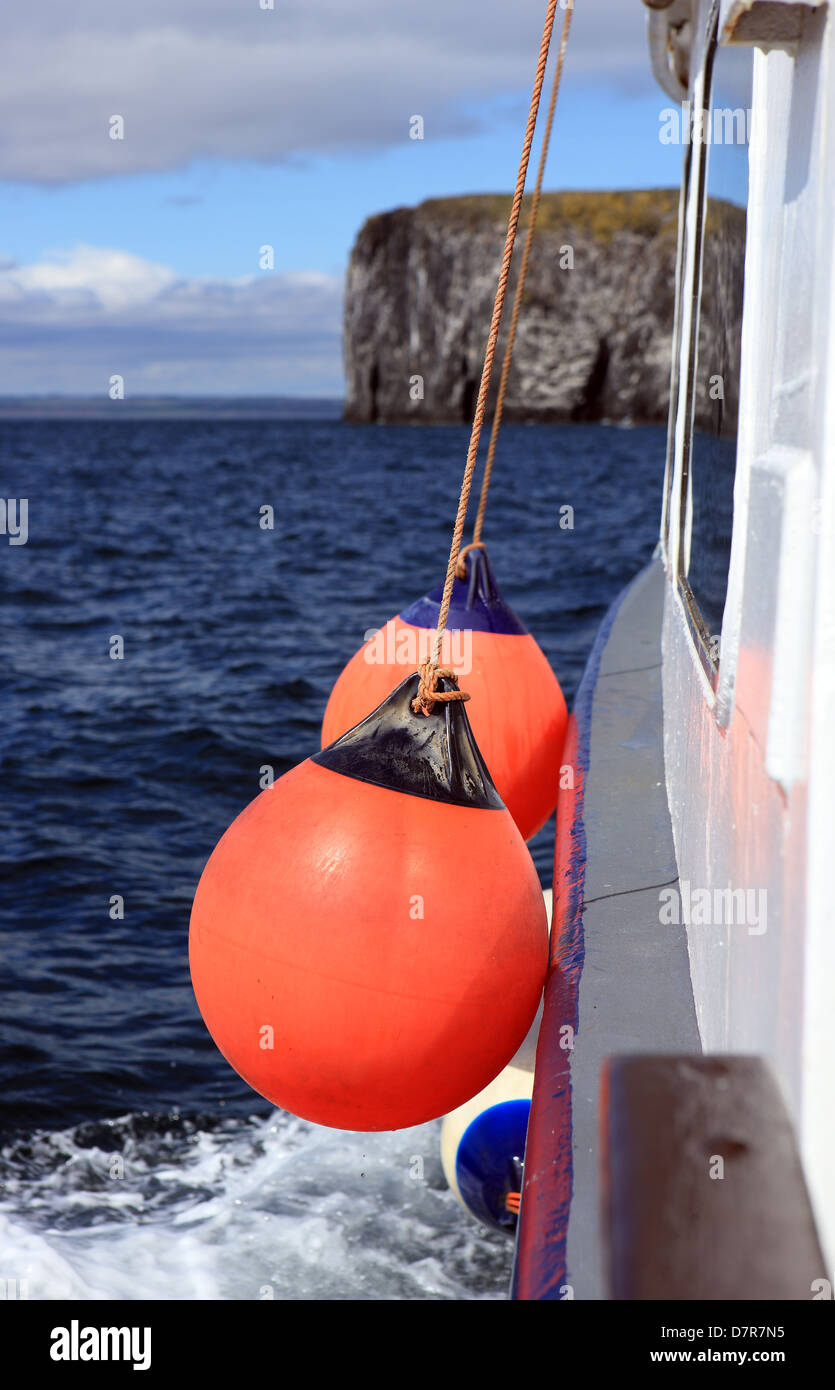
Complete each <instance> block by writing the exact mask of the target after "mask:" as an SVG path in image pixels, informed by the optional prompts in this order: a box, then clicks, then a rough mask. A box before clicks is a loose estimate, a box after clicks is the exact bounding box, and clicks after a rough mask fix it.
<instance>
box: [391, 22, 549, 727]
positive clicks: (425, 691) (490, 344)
mask: <svg viewBox="0 0 835 1390" xmlns="http://www.w3.org/2000/svg"><path fill="white" fill-rule="evenodd" d="M557 3H558V0H548V12H547V14H546V16H545V27H544V29H543V31H542V42H541V44H540V47H539V60H538V63H537V68H536V77H535V79H534V85H533V92H532V93H531V105H530V110H529V112H528V124H527V128H526V130H525V139H524V142H523V145H522V156H521V159H520V161H519V173H518V175H517V178H516V191H515V193H514V195H513V204H512V206H511V209H510V221H509V222H508V226H507V237H506V238H505V245H504V255H503V257H502V266H501V271H500V273H499V283H498V287H497V289H496V299H495V303H494V305H493V319H492V322H491V325H490V334H489V337H488V339H487V348H486V351H485V353H484V366H483V368H482V373H481V385H480V386H479V390H478V400H477V402H476V408H475V417H474V419H473V428H472V434H471V435H470V447H469V450H468V452H467V466H466V468H465V469H464V477H463V480H462V482H461V494H460V496H459V499H458V514H457V516H456V518H455V528H454V530H453V533H452V545H451V546H450V551H449V564H448V565H447V572H446V579H445V581H444V592H443V598H442V600H441V611H440V613H439V615H438V628H437V631H436V633H435V646H434V650H433V652H432V659H431V661H430V662H428V663H427V665H428V666H429V668H430V669H431V668H432V667H437V665H438V658H439V656H440V651H441V642H442V640H443V635H444V629H445V627H446V620H447V617H448V615H449V602H450V598H451V597H452V585H453V581H454V579H455V568H456V565H457V564H458V552H459V549H460V547H461V537H462V536H463V534H464V522H465V520H466V516H467V504H468V502H469V500H470V487H471V485H472V481H473V472H474V470H475V464H476V458H477V456H478V444H479V440H480V438H481V426H482V424H483V423H484V411H485V407H486V405H487V391H488V388H489V386H490V375H491V373H492V370H493V358H494V356H495V354H496V342H497V340H498V336H499V325H500V324H501V319H502V309H503V308H504V300H505V292H506V290H507V277H508V275H509V273H510V260H511V257H512V255H513V247H514V243H515V241H516V231H517V228H518V226H519V212H520V209H521V207H522V194H523V193H524V191H525V179H526V177H527V173H528V161H529V159H530V154H531V145H532V144H533V135H534V129H535V127H536V118H537V114H538V112H539V99H540V97H541V95H542V83H543V81H544V78H545V68H546V66H547V63H548V50H549V48H550V46H551V34H552V33H553V29H554V16H555V14H556V10H557ZM566 13H567V14H570V10H567V11H566ZM430 687H431V678H430V684H429V685H427V682H426V680H425V678H424V675H423V671H421V678H420V685H419V686H418V692H417V697H416V698H415V699H414V700H413V701H412V708H413V710H414V711H415V713H416V714H417V713H418V712H419V711H422V712H423V713H424V714H430V713H431V711H432V708H433V704H434V700H435V699H437V695H436V694H434V695H433V691H432V689H431V688H430Z"/></svg>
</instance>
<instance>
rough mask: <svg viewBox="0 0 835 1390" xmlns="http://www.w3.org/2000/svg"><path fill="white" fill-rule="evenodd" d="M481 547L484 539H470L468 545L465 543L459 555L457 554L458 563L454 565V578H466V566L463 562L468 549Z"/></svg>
mask: <svg viewBox="0 0 835 1390" xmlns="http://www.w3.org/2000/svg"><path fill="white" fill-rule="evenodd" d="M483 549H484V541H470V544H469V545H465V546H464V549H463V550H462V551H461V553H460V554H459V556H458V564H457V565H456V566H455V578H456V579H466V578H467V566H466V565H465V564H464V561H465V560H466V558H467V556H468V555H469V553H470V551H471V550H483Z"/></svg>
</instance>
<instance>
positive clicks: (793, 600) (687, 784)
mask: <svg viewBox="0 0 835 1390" xmlns="http://www.w3.org/2000/svg"><path fill="white" fill-rule="evenodd" d="M794 8H795V7H793V6H790V5H788V4H786V5H785V9H786V11H787V14H788V12H789V10H792V9H794ZM754 10H755V7H754V6H751V7H750V13H751V16H752V17H753V15H754ZM707 12H708V7H707V4H706V3H705V4H703V5H702V11H701V17H702V19H704V18H705V17H706V14H707ZM834 35H835V26H833V20H832V12H831V9H828V8H827V7H826V6H823V5H820V6H815V7H811V6H810V7H808V8H807V9H806V10H805V12H804V15H803V26H802V31H801V35H800V39H799V41H798V42H796V44H795V47H794V50H793V51H786V50H784V49H781V48H779V47H772V48H771V49H770V50H769V51H758V52H757V53H756V54H755V58H754V63H755V81H754V96H753V111H754V114H753V132H752V143H751V148H750V186H749V219H748V248H747V257H746V296H745V311H744V323H743V343H742V395H741V400H740V430H739V443H738V468H737V479H736V488H735V533H734V540H733V547H732V557H731V569H730V576H729V586H728V598H727V603H726V608H725V618H724V624H723V637H722V659H721V663H720V677H719V682H718V688H717V695H716V698H715V699H714V698H713V696H712V692H710V691H708V690H707V689H706V688H705V687H706V681H705V678H704V673H703V670H702V668H701V664H700V662H699V660H698V658H697V656H696V652H695V649H694V644H693V641H692V638H691V634H690V630H689V627H688V624H687V621H686V617H685V612H684V609H683V607H682V604H681V601H680V598H679V596H678V593H677V588H676V585H675V583H674V582H673V575H674V574H675V563H676V557H677V554H678V548H679V547H680V546H683V545H684V544H686V537H682V536H680V535H679V534H678V522H677V510H678V509H677V504H676V495H677V493H678V491H679V489H680V487H681V450H682V445H683V434H684V428H685V424H686V421H685V420H684V419H683V418H682V411H680V412H679V418H678V419H677V421H676V455H675V458H676V467H675V472H674V489H673V492H674V495H673V500H672V503H671V508H670V527H669V537H668V544H667V552H666V556H667V563H668V566H669V574H670V584H669V587H668V591H667V601H666V611H665V620H664V639H663V652H664V669H663V680H664V733H665V762H666V772H667V786H668V797H669V804H670V812H671V818H672V824H673V831H674V837H675V844H676V855H677V860H678V866H679V873H680V878H681V881H682V884H687V885H689V890H690V893H691V899H690V900H691V903H692V892H693V891H695V890H697V889H708V890H709V891H710V892H711V893H713V892H714V891H715V890H716V889H719V890H723V889H727V888H729V887H730V888H733V889H743V890H745V891H746V892H753V893H754V894H755V895H757V896H756V899H755V901H756V903H757V907H758V908H759V894H760V892H762V893H763V894H764V895H765V897H764V898H763V900H762V901H763V905H764V910H763V912H762V913H760V914H759V915H760V920H759V921H752V922H743V923H741V924H739V923H731V924H729V923H728V922H727V921H721V920H710V921H707V922H704V921H701V920H698V919H697V914H696V913H695V911H693V910H690V913H689V917H688V947H689V952H690V962H691V972H692V980H693V988H694V997H695V1002H696V1010H697V1016H698V1021H699V1029H700V1034H701V1038H702V1043H703V1045H704V1047H705V1048H706V1049H707V1050H711V1051H712V1050H727V1051H734V1052H754V1053H758V1054H760V1055H762V1056H765V1057H767V1058H769V1059H770V1060H771V1061H772V1062H773V1063H774V1066H775V1068H776V1070H777V1073H778V1075H779V1077H780V1079H781V1082H782V1085H783V1088H784V1091H785V1094H786V1097H787V1100H788V1102H789V1105H790V1108H791V1110H792V1113H793V1117H794V1120H795V1123H796V1125H797V1128H798V1135H799V1138H800V1143H801V1150H802V1154H803V1158H804V1165H805V1169H806V1175H807V1180H808V1182H809V1185H810V1191H811V1194H812V1199H813V1203H814V1206H815V1210H816V1216H817V1219H818V1222H819V1226H820V1231H821V1237H822V1241H823V1243H824V1248H825V1251H826V1253H827V1255H828V1258H829V1259H830V1261H832V1262H833V1264H835V1184H833V1181H832V1174H833V1167H834V1166H835V1105H833V1074H835V907H834V906H833V891H832V866H833V863H835V199H833V194H832V190H833V189H835V85H833V84H835V37H834ZM693 61H694V66H695V65H696V63H697V62H699V61H700V58H699V57H698V55H697V53H696V51H695V50H694V55H693ZM687 218H688V227H690V226H692V224H693V218H694V208H693V206H692V205H691V207H690V208H689V209H688V214H687ZM694 269H695V267H694V265H693V263H692V251H691V256H690V264H689V265H688V266H687V267H686V270H685V276H686V278H685V293H684V294H683V296H682V302H683V306H684V309H685V317H686V315H687V307H686V306H687V300H688V296H687V293H686V285H687V283H692V279H691V277H692V274H693V271H694ZM688 337H689V335H688V333H687V332H686V331H685V333H684V335H683V341H684V343H685V345H686V343H687V340H688ZM763 927H764V929H761V928H763ZM804 1296H810V1295H809V1294H807V1293H806V1291H799V1292H798V1297H799V1298H802V1297H804Z"/></svg>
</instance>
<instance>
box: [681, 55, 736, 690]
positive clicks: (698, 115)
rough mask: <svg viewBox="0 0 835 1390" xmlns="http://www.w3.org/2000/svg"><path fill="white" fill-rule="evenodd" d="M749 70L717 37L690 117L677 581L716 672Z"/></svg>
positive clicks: (728, 502)
mask: <svg viewBox="0 0 835 1390" xmlns="http://www.w3.org/2000/svg"><path fill="white" fill-rule="evenodd" d="M752 66H753V55H752V51H751V50H750V49H746V48H721V47H719V46H718V45H717V44H716V43H715V39H714V42H713V44H712V45H711V49H710V53H709V56H708V73H707V76H708V81H707V82H706V87H705V91H706V97H705V108H704V110H703V111H700V112H695V113H694V123H695V125H696V127H697V128H696V129H695V130H694V139H695V138H701V139H702V140H703V141H704V142H705V149H704V155H705V159H704V161H703V165H704V175H703V177H704V184H705V188H704V198H703V202H702V221H701V228H700V232H701V241H702V247H701V269H700V278H699V286H698V290H699V315H698V325H697V329H696V334H695V342H696V352H695V355H694V358H693V362H692V365H691V371H690V381H689V386H690V393H691V401H690V421H691V433H690V440H689V447H688V448H686V449H685V454H684V470H683V481H682V528H681V529H682V542H683V543H682V546H681V548H680V556H679V566H680V574H679V578H680V581H681V587H682V590H683V592H684V594H685V597H686V598H687V599H688V600H689V603H690V608H691V614H692V616H693V618H694V619H695V626H696V630H697V634H698V636H699V637H700V638H701V643H702V645H703V647H704V648H705V655H706V657H707V658H708V660H709V662H710V664H711V666H712V668H713V669H714V670H715V669H716V668H718V665H719V658H720V648H721V644H720V634H721V630H722V616H723V612H724V608H725V598H726V594H727V587H728V571H729V567H730V555H731V530H732V526H733V490H734V474H735V470H736V448H737V430H738V426H739V394H740V358H741V341H742V302H743V288H744V282H745V227H746V208H747V203H748V141H749V136H750V121H751V117H750V111H751V80H752Z"/></svg>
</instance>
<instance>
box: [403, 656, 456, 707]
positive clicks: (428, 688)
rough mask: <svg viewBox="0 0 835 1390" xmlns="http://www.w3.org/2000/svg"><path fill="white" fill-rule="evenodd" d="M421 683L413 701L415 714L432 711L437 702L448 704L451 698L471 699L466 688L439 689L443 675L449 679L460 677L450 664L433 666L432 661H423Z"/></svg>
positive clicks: (420, 668)
mask: <svg viewBox="0 0 835 1390" xmlns="http://www.w3.org/2000/svg"><path fill="white" fill-rule="evenodd" d="M418 675H419V676H420V684H419V686H418V692H417V695H416V696H415V698H414V700H413V701H412V709H413V710H414V712H415V714H426V715H429V714H431V713H432V711H433V709H434V708H435V706H436V705H437V704H447V703H448V702H449V701H450V700H469V698H470V696H469V694H468V692H467V691H466V690H458V689H455V690H439V689H438V681H439V680H440V678H441V676H444V677H445V678H446V679H447V680H452V681H456V682H457V680H458V677H457V676H456V674H455V672H454V671H452V670H450V668H449V667H448V666H433V664H432V662H431V661H423V662H421V664H420V666H418Z"/></svg>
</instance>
